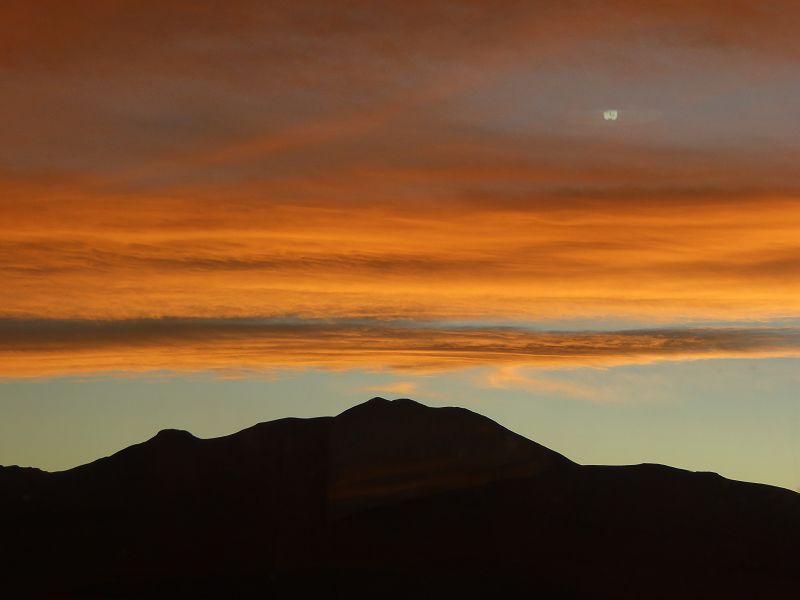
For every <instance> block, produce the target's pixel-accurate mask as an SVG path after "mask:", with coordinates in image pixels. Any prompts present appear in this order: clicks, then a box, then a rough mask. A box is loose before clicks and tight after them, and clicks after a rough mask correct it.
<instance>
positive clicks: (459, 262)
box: [0, 0, 800, 489]
mask: <svg viewBox="0 0 800 600" xmlns="http://www.w3.org/2000/svg"><path fill="white" fill-rule="evenodd" d="M798 18H800V5H798V4H797V3H796V2H792V1H788V0H786V1H781V0H776V1H773V2H755V1H750V0H726V1H724V2H723V1H720V0H715V1H711V0H693V1H685V0H664V1H660V2H641V1H634V0H592V1H589V0H584V1H581V0H574V1H569V0H567V1H565V0H559V1H555V0H554V1H526V2H521V1H520V2H516V1H511V0H509V1H503V0H501V1H494V2H487V1H481V0H474V1H470V0H461V1H442V0H429V1H425V2H416V1H408V0H406V1H402V2H401V1H390V0H386V1H380V0H371V1H352V2H329V1H322V0H299V1H297V2H291V3H287V2H271V1H266V2H265V1H249V0H240V1H234V0H230V1H226V2H221V1H220V2H218V1H211V0H208V1H203V2H196V1H189V0H159V1H158V2H156V1H148V0H146V1H137V2H134V1H129V0H103V1H101V0H75V1H74V2H70V3H65V2H62V1H60V0H39V1H38V2H29V1H22V0H8V1H7V2H5V3H4V9H3V15H2V18H0V40H2V42H0V77H2V81H3V94H2V96H0V109H1V110H0V216H2V218H0V281H1V282H2V284H1V285H0V464H23V465H30V466H36V467H40V468H46V469H50V470H57V469H64V468H69V467H72V466H76V465H78V464H81V463H85V462H88V461H90V460H93V459H95V458H98V457H100V456H103V455H106V454H109V453H111V452H113V451H115V450H118V449H120V448H122V447H124V446H125V445H128V444H131V443H135V442H138V441H142V440H143V439H146V438H147V437H150V436H151V435H153V434H154V433H155V432H156V431H158V430H159V429H161V428H164V427H180V428H184V429H189V430H191V431H193V432H194V433H196V434H197V435H201V436H215V435H224V434H227V433H231V432H232V431H235V430H237V429H241V428H244V427H247V426H249V425H252V424H253V423H254V422H256V421H263V420H269V419H273V418H279V417H284V416H317V415H324V414H335V413H336V412H339V411H340V410H343V409H345V408H347V407H349V406H351V405H353V404H356V403H358V402H361V401H363V400H366V399H368V398H369V397H371V396H375V395H381V396H386V397H412V398H415V399H418V400H420V401H422V402H424V403H427V404H430V405H434V406H438V405H459V406H466V407H467V408H470V409H472V410H476V411H478V412H481V413H483V414H486V415H487V416H490V417H491V418H494V419H496V420H498V421H499V422H500V423H502V424H503V425H505V426H506V427H509V428H510V429H513V430H514V431H517V432H519V433H521V434H523V435H526V436H528V437H531V438H532V439H535V440H537V441H539V442H540V443H544V444H545V445H549V446H550V447H552V448H553V449H555V450H557V451H559V452H562V453H563V454H565V455H567V456H569V457H570V458H573V459H574V460H578V461H580V462H584V463H609V464H631V463H639V462H662V463H666V464H671V465H674V466H679V467H682V468H688V469H693V470H711V471H717V472H720V473H722V474H723V475H726V476H729V477H732V478H736V479H746V480H751V481H760V482H766V483H771V484H775V485H781V486H783V487H788V488H791V489H795V488H800V399H798V394H797V389H798V386H799V385H800V360H799V359H800V174H799V173H800V172H798V170H797V168H796V163H797V159H798V158H800V119H798V118H797V114H796V113H797V107H798V106H800V39H798V37H797V36H796V31H795V27H794V25H795V24H796V23H797V21H798ZM608 110H615V111H617V118H616V119H606V118H604V112H605V111H608Z"/></svg>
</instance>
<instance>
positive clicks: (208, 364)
mask: <svg viewBox="0 0 800 600" xmlns="http://www.w3.org/2000/svg"><path fill="white" fill-rule="evenodd" d="M0 334H1V335H0V356H2V361H0V365H2V367H1V368H2V371H0V374H2V375H3V376H4V377H14V376H46V375H59V374H69V373H96V372H113V371H134V372H142V371H150V370H173V371H216V372H218V373H220V374H225V375H226V376H232V375H234V376H235V375H237V374H240V373H243V372H244V373H247V372H251V373H255V372H268V371H270V370H272V369H285V368H310V367H314V368H327V369H350V368H367V369H392V370H397V371H403V370H410V371H415V372H420V373H423V372H435V371H447V370H455V369H464V368H468V367H474V366H483V365H497V366H508V367H513V366H526V365H529V366H541V367H574V366H616V365H625V364H641V363H652V362H657V361H663V360H698V359H706V358H739V357H741V358H745V357H778V356H800V330H798V329H795V328H746V329H741V328H739V329H737V328H696V329H689V328H687V329H681V328H678V329H653V330H636V331H630V330H628V331H609V332H598V331H591V332H565V331H562V332H542V331H533V330H529V329H524V328H513V327H491V328H488V327H477V326H476V327H465V326H460V327H447V326H435V327H434V326H425V325H423V324H417V325H413V324H410V323H407V322H405V323H397V322H387V321H381V320H374V319H360V320H329V319H328V320H303V319H299V320H298V319H285V320H271V319H219V318H207V319H203V318H192V319H186V318H173V319H134V320H121V321H119V320H118V321H64V320H62V321H53V320H13V319H12V320H4V321H2V322H0ZM502 382H506V383H507V384H514V385H537V383H536V382H527V383H526V381H525V380H524V379H520V377H519V376H518V374H516V373H515V371H513V369H512V370H507V371H501V372H500V374H499V375H497V378H496V380H495V383H502ZM539 385H547V383H542V382H539ZM562 391H566V390H562ZM573 392H575V393H577V392H578V390H577V389H574V390H573Z"/></svg>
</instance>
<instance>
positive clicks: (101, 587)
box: [0, 398, 800, 598]
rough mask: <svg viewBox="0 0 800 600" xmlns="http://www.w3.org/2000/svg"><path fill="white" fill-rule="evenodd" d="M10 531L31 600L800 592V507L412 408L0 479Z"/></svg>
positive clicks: (168, 439) (275, 426)
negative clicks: (799, 567) (610, 463)
mask: <svg viewBox="0 0 800 600" xmlns="http://www.w3.org/2000/svg"><path fill="white" fill-rule="evenodd" d="M0 514H1V515H2V517H3V521H4V523H5V527H4V539H5V540H6V541H5V543H4V544H3V546H2V550H0V565H2V566H3V567H5V569H6V577H5V578H3V579H1V580H0V581H3V582H4V583H2V584H0V585H6V586H7V587H15V588H16V592H15V593H17V594H25V595H27V596H30V597H34V596H36V597H48V595H52V596H58V595H60V597H123V598H127V597H159V596H163V597H182V596H185V597H189V596H191V597H198V596H206V597H251V596H258V597H306V596H315V597H317V596H319V595H320V594H324V595H327V596H328V597H347V598H352V597H373V596H376V595H377V596H379V597H397V598H405V597H415V598H416V597H420V596H422V597H443V596H444V597H450V596H453V595H459V596H462V597H489V596H496V595H497V594H498V593H503V592H510V591H511V590H513V589H515V588H516V587H518V586H524V588H525V589H526V590H527V591H526V594H527V595H528V596H533V597H537V595H538V597H542V598H552V597H584V596H586V595H589V594H591V595H592V596H593V597H599V598H638V597H649V598H661V597H663V598H667V597H675V596H676V595H680V596H681V597H703V596H704V595H705V596H707V595H708V594H712V593H713V594H715V595H716V594H719V593H724V594H726V595H727V596H728V597H748V596H747V595H748V594H749V597H752V596H753V595H757V596H760V597H770V596H776V595H779V594H781V593H787V592H789V591H790V590H795V591H796V588H797V586H798V583H800V579H799V578H798V574H797V572H796V569H795V565H794V563H795V561H796V556H798V550H800V546H799V545H798V540H800V535H799V534H800V496H799V495H798V494H795V493H793V492H789V491H788V490H782V489H780V488H773V487H770V486H763V485H756V484H746V483H741V482H734V481H730V480H726V479H724V478H722V477H720V476H718V475H715V474H711V473H692V472H688V471H682V470H680V469H672V468H669V467H664V466H660V465H637V466H631V467H587V466H580V465H577V464H575V463H573V462H571V461H569V460H568V459H566V458H565V457H563V456H561V455H560V454H558V453H556V452H553V451H552V450H549V449H547V448H544V447H543V446H540V445H539V444H536V443H535V442H532V441H530V440H527V439H525V438H522V437H521V436H518V435H517V434H514V433H513V432H510V431H508V430H507V429H505V428H503V427H501V426H499V425H498V424H496V423H494V422H493V421H491V420H489V419H487V418H485V417H483V416H481V415H477V414H475V413H472V412H470V411H467V410H464V409H459V408H436V409H434V408H429V407H426V406H423V405H421V404H418V403H416V402H413V401H411V400H396V401H393V402H389V401H387V400H383V399H379V398H376V399H373V400H370V401H369V402H366V403H364V404H361V405H358V406H356V407H354V408H352V409H350V410H347V411H345V412H343V413H342V414H340V415H338V416H336V417H321V418H315V419H281V420H278V421H272V422H268V423H261V424H259V425H255V426H253V427H250V428H248V429H245V430H243V431H240V432H238V433H235V434H232V435H229V436H225V437H220V438H214V439H206V440H204V439H198V438H196V437H194V436H192V435H191V434H190V433H188V432H185V431H178V430H166V431H162V432H160V433H159V434H158V435H156V436H155V437H153V438H152V439H150V440H148V441H146V442H143V443H142V444H137V445H135V446H131V447H129V448H126V449H124V450H122V451H120V452H118V453H116V454H114V455H112V456H110V457H106V458H103V459H100V460H98V461H95V462H93V463H90V464H87V465H83V466H81V467H77V468H75V469H71V470H68V471H62V472H58V473H45V472H42V471H39V470H36V469H20V468H18V467H11V468H0ZM41 572H46V573H48V577H46V578H42V577H41V576H40V573H41ZM0 591H2V590H0Z"/></svg>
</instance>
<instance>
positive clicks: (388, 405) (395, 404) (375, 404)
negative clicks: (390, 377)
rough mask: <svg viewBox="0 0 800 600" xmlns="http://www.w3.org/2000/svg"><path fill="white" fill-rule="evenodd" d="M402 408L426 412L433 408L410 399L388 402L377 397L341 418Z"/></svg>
mask: <svg viewBox="0 0 800 600" xmlns="http://www.w3.org/2000/svg"><path fill="white" fill-rule="evenodd" d="M400 408H416V409H424V410H430V409H431V407H429V406H425V405H424V404H420V403H419V402H417V401H415V400H411V399H410V398H397V399H395V400H387V399H386V398H382V397H380V396H375V397H374V398H370V399H369V400H367V401H366V402H362V403H361V404H356V405H355V406H352V407H350V408H348V409H347V410H345V411H343V412H341V413H340V414H339V416H345V415H353V414H372V413H378V412H383V411H389V410H392V411H394V410H397V409H400Z"/></svg>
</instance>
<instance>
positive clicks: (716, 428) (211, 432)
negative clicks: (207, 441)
mask: <svg viewBox="0 0 800 600" xmlns="http://www.w3.org/2000/svg"><path fill="white" fill-rule="evenodd" d="M797 367H798V365H797V361H796V360H795V359H767V360H764V359H762V360H747V359H738V360H709V361H696V362H691V363H686V362H665V363H660V364H657V365H642V366H633V367H616V368H611V369H604V370H596V369H569V370H566V371H552V372H542V371H541V370H528V371H523V372H522V373H520V375H521V378H520V381H519V382H518V383H517V384H516V385H515V386H513V387H511V388H502V389H501V388H498V387H496V386H495V385H494V384H493V382H492V373H491V371H490V370H489V369H486V368H481V367H478V368H474V369H468V370H466V371H464V372H461V373H458V374H435V375H424V376H418V375H404V376H400V377H398V376H397V375H392V374H387V373H377V372H363V371H362V372H359V371H344V372H330V371H319V370H312V371H303V372H280V373H275V374H273V376H272V378H270V379H267V378H264V379H249V378H245V379H217V378H213V377H212V376H199V375H196V376H176V375H174V374H168V373H161V374H153V375H151V376H149V377H134V378H124V379H116V378H108V377H100V378H84V379H54V380H43V381H42V380H37V381H15V382H6V383H2V384H0V386H1V387H0V393H2V395H3V398H4V402H3V408H4V417H5V418H3V419H2V420H0V456H3V457H4V463H5V464H9V463H13V464H20V465H29V466H36V467H39V468H44V469H46V470H63V469H66V468H71V467H73V466H77V465H79V464H84V463H86V462H90V461H92V460H94V459H96V458H99V457H101V456H106V455H108V454H111V453H113V452H115V451H117V450H119V449H121V448H123V447H125V446H127V445H130V444H134V443H139V442H141V441H144V440H145V439H149V438H150V437H152V436H153V435H154V434H155V433H156V432H157V431H158V430H160V429H163V428H178V429H186V430H189V431H191V432H192V433H193V434H195V435H197V436H198V437H217V436H221V435H227V434H229V433H233V432H235V431H239V430H241V429H244V428H246V427H249V426H251V425H253V424H255V423H257V422H263V421H268V420H273V419H278V418H283V417H316V416H324V415H335V414H337V413H339V412H341V411H343V410H345V409H347V408H349V407H350V406H352V405H354V404H357V403H359V402H362V401H365V400H367V399H369V398H370V397H373V396H376V395H379V396H382V397H387V398H399V397H411V398H414V399H416V400H418V401H420V402H423V403H424V404H427V405H429V406H462V407H464V408H468V409H470V410H473V411H475V412H478V413H481V414H484V415H486V416H489V417H490V418H492V419H494V420H496V421H497V422H498V423H500V424H502V425H504V426H505V427H507V428H509V429H511V430H513V431H516V432H517V433H520V434H522V435H524V436H526V437H528V438H530V439H533V440H535V441H537V442H539V443H542V444H544V445H546V446H548V447H550V448H552V449H554V450H556V451H558V452H561V453H562V454H564V455H566V456H567V457H569V458H571V459H572V460H575V461H577V462H581V463H584V464H635V463H639V462H656V463H662V464H669V465H672V466H677V467H680V468H685V469H690V470H697V471H715V472H719V473H721V474H722V475H724V476H726V477H729V478H732V479H740V480H745V481H755V482H760V483H769V484H772V485H778V486H781V487H785V488H788V489H795V490H798V491H800V407H799V406H798V402H797V394H796V390H797V387H798V385H800V370H798V368H797ZM583 392H587V393H588V392H593V393H598V392H599V393H602V394H605V398H602V399H600V401H597V399H596V398H593V397H591V396H590V397H586V396H582V395H581V394H582V393H583ZM609 399H613V402H609V401H608V400H609Z"/></svg>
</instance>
